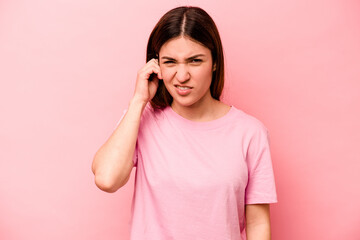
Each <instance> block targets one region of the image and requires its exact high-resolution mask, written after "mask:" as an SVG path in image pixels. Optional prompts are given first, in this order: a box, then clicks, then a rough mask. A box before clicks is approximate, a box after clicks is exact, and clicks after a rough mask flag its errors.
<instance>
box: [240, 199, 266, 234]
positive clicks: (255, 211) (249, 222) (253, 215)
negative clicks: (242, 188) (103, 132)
mask: <svg viewBox="0 0 360 240" xmlns="http://www.w3.org/2000/svg"><path fill="white" fill-rule="evenodd" d="M245 217H246V238H247V240H270V239H271V235H270V206H269V204H247V205H245Z"/></svg>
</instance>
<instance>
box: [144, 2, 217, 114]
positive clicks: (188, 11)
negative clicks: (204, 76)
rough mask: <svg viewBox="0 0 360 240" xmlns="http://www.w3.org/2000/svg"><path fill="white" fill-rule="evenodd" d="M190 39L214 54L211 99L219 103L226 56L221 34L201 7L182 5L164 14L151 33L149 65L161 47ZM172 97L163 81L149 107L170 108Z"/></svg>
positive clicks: (148, 49) (148, 52)
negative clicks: (185, 38) (175, 39)
mask: <svg viewBox="0 0 360 240" xmlns="http://www.w3.org/2000/svg"><path fill="white" fill-rule="evenodd" d="M179 36H187V37H190V38H192V39H193V40H195V41H197V42H199V43H200V44H202V45H204V46H205V47H207V48H209V49H210V51H211V56H212V60H213V66H216V70H215V71H213V74H212V80H211V85H210V93H211V96H212V97H213V98H214V99H216V100H220V96H221V93H222V90H223V88H224V55H223V49H222V44H221V39H220V35H219V32H218V29H217V27H216V25H215V22H214V21H213V19H212V18H211V17H210V15H209V14H208V13H207V12H205V11H204V10H203V9H201V8H199V7H193V6H182V7H177V8H174V9H172V10H170V11H168V12H167V13H165V14H164V16H162V17H161V18H160V20H159V22H158V23H157V24H156V26H155V27H154V29H153V30H152V32H151V34H150V37H149V41H148V44H147V50H146V62H148V61H149V60H151V59H152V58H157V57H158V54H159V52H160V48H161V46H162V45H163V44H164V43H165V42H167V41H168V40H170V39H172V38H176V37H179ZM172 101H173V97H172V96H171V95H170V93H169V92H168V91H167V89H166V87H165V85H164V82H163V81H159V87H158V89H157V91H156V94H155V96H154V98H153V99H151V100H150V104H151V106H152V107H153V108H154V109H162V108H165V107H166V106H170V105H171V103H172Z"/></svg>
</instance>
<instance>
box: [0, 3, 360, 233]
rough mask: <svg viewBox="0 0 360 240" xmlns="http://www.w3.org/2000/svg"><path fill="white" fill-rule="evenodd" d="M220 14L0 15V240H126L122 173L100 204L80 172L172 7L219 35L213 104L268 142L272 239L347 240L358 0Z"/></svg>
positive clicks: (355, 180)
mask: <svg viewBox="0 0 360 240" xmlns="http://www.w3.org/2000/svg"><path fill="white" fill-rule="evenodd" d="M220 2H221V4H219V1H213V2H209V1H205V0H204V1H168V0H162V1H156V2H154V1H145V0H143V1H136V2H133V3H130V1H119V0H118V1H85V0H78V1H64V0H52V1H40V0H31V1H30V0H28V1H26V0H18V1H12V0H3V1H1V2H0V69H1V70H0V79H1V88H0V110H1V124H0V137H1V138H0V146H1V151H0V171H1V174H0V239H2V240H25V239H37V240H45V239H46V240H48V239H52V240H63V239H87V240H92V239H93V240H98V239H114V240H115V239H125V240H126V239H128V236H129V226H128V221H129V219H130V206H131V199H132V192H133V184H134V173H135V169H134V170H133V172H132V176H131V179H130V180H129V182H128V184H127V185H126V186H124V187H123V188H121V189H120V190H119V191H117V192H116V193H113V194H109V193H105V192H102V191H101V190H99V189H97V188H96V186H95V184H94V177H93V174H92V172H91V162H92V159H93V156H94V154H95V152H96V151H97V150H98V148H99V147H100V146H101V145H102V144H103V143H104V142H105V140H106V139H107V137H108V136H110V134H111V132H112V130H113V128H114V126H115V125H116V123H117V121H118V119H119V118H120V116H121V114H122V111H123V109H124V108H126V107H127V106H128V102H129V100H130V98H131V97H132V94H133V91H134V86H135V78H136V73H137V71H138V70H139V69H140V68H141V67H142V66H143V64H145V49H146V43H147V40H148V36H149V34H150V32H151V30H152V28H153V27H154V25H155V24H156V22H157V21H158V19H159V18H160V17H161V16H162V15H163V14H164V13H165V12H166V11H168V10H170V9H171V8H173V7H177V6H180V5H194V6H200V7H202V8H204V9H205V10H206V11H207V12H208V13H209V14H210V15H211V16H212V17H213V19H214V20H215V22H216V24H217V25H218V28H219V31H220V34H221V37H222V41H223V46H224V50H225V60H226V85H225V90H224V95H223V97H224V98H223V101H224V102H227V103H230V104H233V105H235V106H237V107H239V108H240V109H243V110H244V111H245V112H247V113H249V114H251V115H253V116H255V117H257V118H258V119H260V120H261V121H262V122H263V123H264V124H265V125H266V126H267V128H268V129H269V133H270V139H271V149H272V157H273V165H274V172H275V178H276V183H277V192H278V200H279V202H278V203H277V204H273V205H271V218H272V222H271V227H272V236H273V239H277V240H289V239H291V240H300V239H301V240H304V239H327V240H332V239H334V240H335V239H346V240H355V239H360V230H359V223H360V205H359V199H360V187H359V183H360V154H359V148H360V111H359V109H360V107H359V105H360V104H359V103H360V14H359V12H360V3H359V1H355V0H353V1H351V0H348V1H344V0H326V1H325V0H314V1H302V0H297V1H286V0H275V1H235V0H233V1H226V0H224V1H220Z"/></svg>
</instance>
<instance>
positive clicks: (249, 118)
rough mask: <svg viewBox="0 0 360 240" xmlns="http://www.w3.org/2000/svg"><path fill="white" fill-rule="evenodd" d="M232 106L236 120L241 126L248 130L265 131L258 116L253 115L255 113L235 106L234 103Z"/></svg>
mask: <svg viewBox="0 0 360 240" xmlns="http://www.w3.org/2000/svg"><path fill="white" fill-rule="evenodd" d="M232 108H233V110H234V112H236V114H234V115H235V118H236V121H237V122H238V123H239V124H241V125H242V126H244V127H246V128H247V129H249V130H256V131H259V130H260V131H263V130H265V131H267V128H266V126H265V124H264V123H263V122H262V121H261V120H260V119H259V118H257V117H255V115H252V114H250V113H248V112H246V111H245V110H243V109H241V108H239V107H235V106H234V105H232Z"/></svg>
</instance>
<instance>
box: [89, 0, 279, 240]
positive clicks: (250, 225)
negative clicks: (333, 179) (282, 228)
mask: <svg viewBox="0 0 360 240" xmlns="http://www.w3.org/2000/svg"><path fill="white" fill-rule="evenodd" d="M146 62H147V63H146V64H145V66H144V67H143V68H141V69H140V70H139V71H138V73H137V79H136V87H135V91H134V95H133V98H132V99H131V100H130V102H129V106H128V109H125V111H124V113H123V115H122V117H121V119H120V121H119V123H118V125H117V127H116V128H115V130H114V132H113V133H112V135H111V136H110V138H109V139H108V140H107V141H106V143H105V144H104V145H103V146H102V147H101V148H100V149H99V150H98V152H97V153H96V154H95V157H94V160H93V165H92V170H93V172H94V174H95V183H96V185H97V186H98V187H99V188H100V189H102V190H104V191H106V192H115V191H117V190H118V189H119V188H121V187H122V186H124V185H125V184H126V182H127V181H128V179H129V177H130V173H131V170H132V168H133V167H134V166H135V167H136V175H135V188H134V196H133V202H132V208H131V212H132V218H131V239H132V240H144V239H147V240H162V239H164V240H165V239H166V240H168V239H175V240H188V239H189V240H190V239H191V240H193V239H206V240H208V239H211V240H217V239H219V240H225V239H231V240H240V239H248V240H255V239H256V240H260V239H264V240H265V239H270V212H269V204H270V203H275V202H277V195H276V189H275V180H274V174H273V168H272V161H271V156H270V149H269V141H268V140H269V137H268V131H267V128H266V127H265V126H264V125H263V124H262V122H260V121H259V120H258V119H256V118H255V117H253V116H251V115H248V114H246V113H245V112H243V111H241V110H240V109H238V108H236V107H235V106H229V105H227V104H225V103H223V102H221V101H220V95H221V93H222V89H223V86H224V58H223V51H222V45H221V40H220V36H219V33H218V30H217V27H216V25H215V23H214V22H213V20H212V19H211V17H210V16H209V15H208V14H207V13H206V12H205V11H204V10H203V9H201V8H198V7H177V8H175V9H172V10H170V11H169V12H167V13H166V14H165V15H164V16H163V17H162V18H161V19H160V20H159V22H158V23H157V24H156V26H155V28H154V29H153V31H152V33H151V35H150V38H149V41H148V46H147V59H146Z"/></svg>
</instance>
